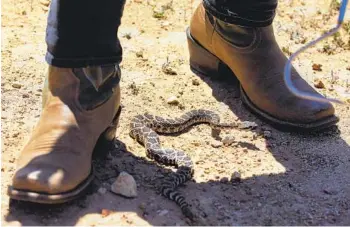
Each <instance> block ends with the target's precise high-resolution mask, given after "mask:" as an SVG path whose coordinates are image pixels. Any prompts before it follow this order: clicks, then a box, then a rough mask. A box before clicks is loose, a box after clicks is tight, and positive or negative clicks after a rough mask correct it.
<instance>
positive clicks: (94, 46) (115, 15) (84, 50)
mask: <svg viewBox="0 0 350 227" xmlns="http://www.w3.org/2000/svg"><path fill="white" fill-rule="evenodd" d="M124 5H125V0H52V2H51V6H50V12H49V16H48V22H47V29H46V44H47V53H46V61H47V63H48V64H50V65H53V66H56V67H63V68H73V67H86V66H98V65H106V64H115V63H120V62H121V60H122V48H121V45H120V42H119V40H118V37H117V32H118V28H119V26H120V23H121V17H122V14H123V10H124Z"/></svg>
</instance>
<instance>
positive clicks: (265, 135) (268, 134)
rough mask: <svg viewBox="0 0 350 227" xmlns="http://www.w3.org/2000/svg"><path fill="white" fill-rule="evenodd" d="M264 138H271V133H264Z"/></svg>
mask: <svg viewBox="0 0 350 227" xmlns="http://www.w3.org/2000/svg"><path fill="white" fill-rule="evenodd" d="M264 137H265V138H271V137H272V133H271V132H270V131H264Z"/></svg>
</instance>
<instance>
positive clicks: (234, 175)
mask: <svg viewBox="0 0 350 227" xmlns="http://www.w3.org/2000/svg"><path fill="white" fill-rule="evenodd" d="M231 181H241V174H240V173H239V172H237V171H235V172H234V173H232V175H231Z"/></svg>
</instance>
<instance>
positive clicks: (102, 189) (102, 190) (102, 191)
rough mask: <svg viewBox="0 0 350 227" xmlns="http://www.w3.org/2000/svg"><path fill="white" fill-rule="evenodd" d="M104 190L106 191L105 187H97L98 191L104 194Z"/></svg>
mask: <svg viewBox="0 0 350 227" xmlns="http://www.w3.org/2000/svg"><path fill="white" fill-rule="evenodd" d="M106 192H107V189H106V188H99V189H98V193H100V194H101V195H103V194H106Z"/></svg>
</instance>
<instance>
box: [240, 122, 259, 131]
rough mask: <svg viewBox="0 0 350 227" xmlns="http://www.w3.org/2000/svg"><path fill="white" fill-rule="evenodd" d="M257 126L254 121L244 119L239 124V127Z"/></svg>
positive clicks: (251, 127) (252, 127)
mask: <svg viewBox="0 0 350 227" xmlns="http://www.w3.org/2000/svg"><path fill="white" fill-rule="evenodd" d="M256 127H258V125H257V124H256V123H255V122H252V121H243V122H241V123H240V124H239V126H238V128H239V129H248V128H250V129H254V128H256Z"/></svg>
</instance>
